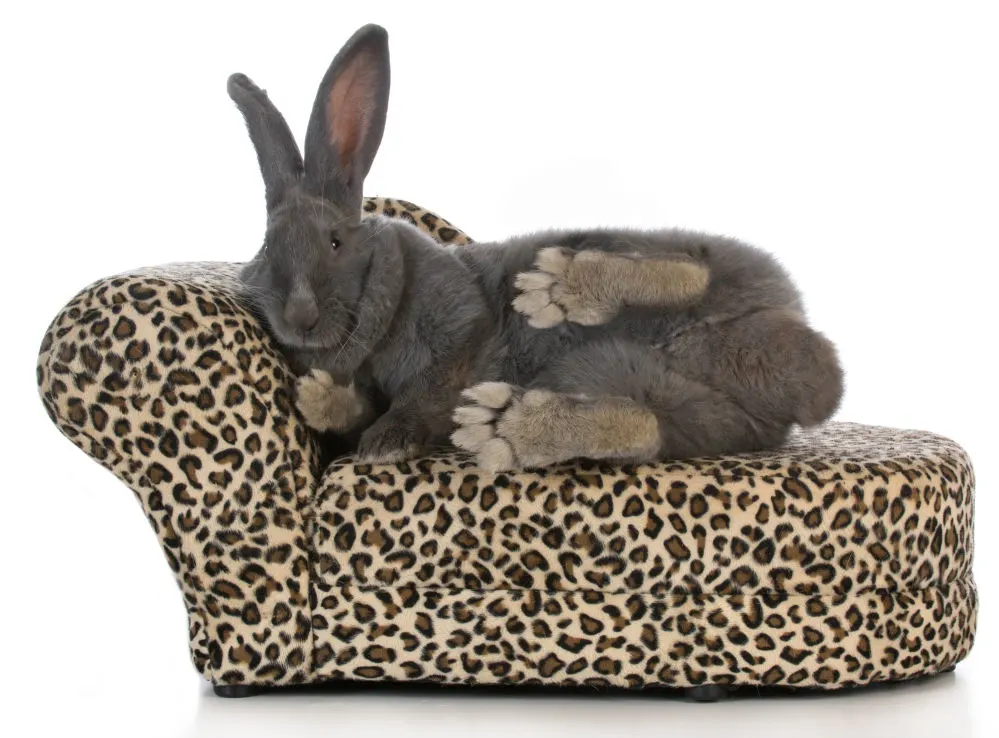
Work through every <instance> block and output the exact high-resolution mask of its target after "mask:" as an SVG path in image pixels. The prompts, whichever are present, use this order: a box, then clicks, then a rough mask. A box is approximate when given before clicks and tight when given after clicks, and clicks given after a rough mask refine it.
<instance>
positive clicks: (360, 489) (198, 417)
mask: <svg viewBox="0 0 999 738" xmlns="http://www.w3.org/2000/svg"><path fill="white" fill-rule="evenodd" d="M365 212H368V213H381V214H384V215H387V216H389V217H398V218H403V219H405V220H407V221H409V222H411V223H412V224H414V225H415V226H416V227H418V228H421V229H423V230H424V231H426V232H427V233H429V234H430V235H432V236H433V237H435V238H436V239H437V240H438V241H440V242H441V243H453V244H461V243H467V242H469V239H468V237H467V236H465V235H464V234H463V233H461V231H459V230H458V229H457V228H455V227H454V226H453V225H451V224H450V223H448V222H447V221H445V220H444V219H442V218H440V217H439V216H436V215H434V214H433V213H430V212H428V211H425V210H423V209H421V208H419V207H417V206H415V205H413V204H412V203H408V202H406V201H402V200H389V199H369V200H367V201H366V202H365ZM237 271H238V265H233V264H220V263H201V264H179V265H171V266H164V267H155V268H150V269H143V270H140V271H138V272H134V273H130V274H125V275H120V276H116V277H111V278H108V279H104V280H100V281H98V282H96V283H94V284H92V285H91V286H89V287H87V288H86V289H84V290H83V291H82V292H80V294H79V295H77V296H76V297H75V298H74V299H73V300H72V301H70V303H69V304H68V305H67V306H66V307H65V308H64V309H63V310H62V311H61V312H60V313H59V315H58V316H57V317H56V319H55V320H54V321H53V323H52V324H51V326H50V328H49V330H48V332H47V333H46V335H45V338H44V340H43V342H42V346H41V351H40V354H39V359H38V386H39V391H40V393H41V396H42V400H43V403H44V405H45V408H46V410H47V411H48V413H49V416H50V417H51V419H52V421H53V422H54V423H55V424H56V425H57V426H58V427H59V429H60V430H61V431H62V432H63V433H64V434H65V435H66V436H67V437H68V438H69V439H70V440H71V441H73V442H74V443H75V444H76V445H77V446H79V447H80V448H81V449H83V451H85V452H86V453H87V454H89V455H90V456H91V457H93V458H94V459H95V460H96V461H98V462H99V463H101V464H102V465H103V466H105V467H106V468H108V469H109V470H110V471H112V472H113V473H114V474H115V475H116V476H118V477H119V478H120V479H121V480H122V481H123V482H125V483H126V484H127V485H128V486H129V487H130V488H131V489H132V490H133V492H134V493H135V495H136V496H137V498H138V500H139V502H140V503H141V505H142V507H143V509H144V511H145V513H146V516H147V518H148V519H149V522H150V523H151V524H152V526H153V529H154V531H155V532H156V534H157V536H158V537H159V540H160V542H161V544H162V546H163V550H164V552H165V554H166V558H167V561H168V563H169V565H170V567H171V569H172V570H173V572H174V574H175V576H176V580H177V583H178V585H179V587H180V589H181V592H182V594H183V597H184V602H185V605H186V607H187V613H188V621H189V634H190V645H191V655H192V658H193V661H194V664H195V666H196V668H197V669H198V670H199V671H200V672H201V673H202V674H203V675H204V676H205V677H206V678H207V679H210V680H211V681H212V682H214V683H216V684H256V685H282V684H293V683H302V682H311V681H320V680H326V679H383V680H426V681H439V682H457V683H532V684H534V683H552V684H563V685H566V684H585V685H595V686H601V685H614V686H624V687H642V686H652V685H666V686H681V687H682V686H693V685H700V684H706V683H717V684H726V685H742V684H754V685H787V686H799V687H821V688H827V689H828V688H835V687H842V686H848V685H858V684H867V683H872V682H879V681H888V680H898V679H907V678H912V677H916V676H920V675H924V674H928V673H934V672H937V671H941V670H943V669H945V668H948V667H950V666H952V665H953V664H955V663H956V662H958V661H960V660H961V659H962V658H964V657H965V655H966V654H967V653H968V650H969V649H970V648H971V645H972V642H973V639H974V634H975V623H976V615H977V597H976V590H975V585H974V581H973V579H972V572H971V563H972V554H973V550H974V544H973V527H972V521H973V515H974V497H973V491H974V475H973V471H972V467H971V464H970V462H969V460H968V457H967V455H966V454H965V453H964V451H963V450H962V449H961V448H960V447H959V446H958V445H956V444H955V443H953V442H952V441H949V440H947V439H945V438H941V437H939V436H936V435H933V434H930V433H924V432H917V431H898V430H893V429H888V428H876V427H869V426H861V425H853V424H845V423H830V424H828V425H826V426H823V427H821V428H818V429H812V430H810V431H807V432H804V431H802V432H799V433H797V434H796V435H795V436H793V438H792V439H791V440H790V441H789V443H788V444H787V445H786V446H785V447H783V448H781V449H779V450H778V451H775V452H771V453H758V454H747V455H740V456H730V457H723V458H711V459H695V460H685V461H676V462H668V463H661V464H654V465H643V466H615V465H607V464H599V463H595V462H579V463H576V464H572V465H562V466H557V467H552V468H549V469H544V470H529V471H525V472H520V473H517V474H512V475H511V474H486V473H484V472H482V471H481V470H479V469H477V468H476V467H475V466H474V465H473V463H472V462H471V461H470V460H469V459H468V457H465V456H462V455H460V454H439V455H433V456H429V457H427V458H424V459H420V460H416V461H411V462H404V463H399V464H393V465H380V466H364V465H360V464H357V463H354V462H353V460H351V459H349V458H347V459H340V460H337V461H336V462H334V463H333V464H331V465H330V466H329V468H327V469H326V470H321V469H319V455H318V452H317V448H316V440H315V438H314V437H313V434H312V433H311V432H310V431H309V430H308V429H307V428H306V427H305V426H304V424H303V423H302V422H301V420H300V419H299V418H298V417H297V415H296V414H295V412H294V410H293V406H292V402H291V386H292V380H293V378H292V376H291V374H290V371H289V369H288V368H287V366H286V364H285V362H284V359H283V358H282V356H281V354H280V352H279V350H278V349H277V347H276V346H275V344H274V343H273V342H272V340H271V339H270V337H269V336H268V334H267V333H266V332H265V330H264V329H263V327H262V325H261V323H260V321H259V320H258V318H257V317H255V316H254V313H253V311H252V309H251V308H250V306H249V303H248V301H247V300H246V298H245V296H244V294H243V293H242V291H241V289H240V285H239V282H238V280H237Z"/></svg>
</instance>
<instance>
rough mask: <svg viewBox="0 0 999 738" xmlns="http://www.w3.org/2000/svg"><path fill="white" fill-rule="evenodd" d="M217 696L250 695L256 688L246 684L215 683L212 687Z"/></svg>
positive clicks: (255, 691)
mask: <svg viewBox="0 0 999 738" xmlns="http://www.w3.org/2000/svg"><path fill="white" fill-rule="evenodd" d="M212 688H213V689H214V690H215V694H216V695H218V696H219V697H252V696H253V695H255V694H256V693H257V688H256V687H252V686H250V685H248V684H215V685H213V687H212Z"/></svg>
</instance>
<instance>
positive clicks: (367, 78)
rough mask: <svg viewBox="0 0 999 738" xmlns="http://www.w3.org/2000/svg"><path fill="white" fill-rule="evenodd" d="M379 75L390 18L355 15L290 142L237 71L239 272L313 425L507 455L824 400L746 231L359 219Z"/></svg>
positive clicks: (807, 342) (722, 433) (793, 297)
mask: <svg viewBox="0 0 999 738" xmlns="http://www.w3.org/2000/svg"><path fill="white" fill-rule="evenodd" d="M388 74H389V67H388V49H387V37H386V35H385V32H384V31H383V30H382V29H380V28H378V27H377V26H366V27H365V28H363V29H361V30H360V31H358V32H357V33H356V34H355V35H354V37H353V38H352V39H351V40H350V41H348V43H347V44H346V45H345V47H344V48H343V50H341V52H340V54H338V56H337V58H336V59H335V60H334V61H333V64H332V65H331V67H330V69H329V71H328V72H327V74H326V76H325V77H324V79H323V82H322V84H321V85H320V89H319V94H318V96H317V100H316V103H315V106H314V108H313V114H312V118H311V119H310V123H309V131H308V134H307V137H306V148H305V157H304V161H303V160H302V157H301V156H300V155H299V154H298V150H297V147H296V146H295V144H294V140H293V138H292V137H291V135H290V133H289V132H288V131H287V126H286V124H285V123H284V120H283V118H281V116H280V113H278V112H277V110H276V109H275V108H273V105H272V104H271V103H270V101H269V99H268V98H267V96H266V94H265V93H263V92H262V91H261V90H259V89H258V88H256V87H255V86H254V85H253V84H252V83H251V82H250V81H249V80H248V79H247V78H245V77H244V76H242V75H234V76H233V77H232V78H230V83H229V92H230V95H231V96H232V97H233V99H234V100H235V101H236V103H237V105H238V106H239V107H240V110H241V112H242V113H243V115H244V118H245V119H246V122H247V127H248V129H249V132H250V136H251V139H252V140H253V142H254V144H255V147H256V149H257V155H258V160H259V162H260V166H261V172H262V173H263V176H264V181H265V186H266V190H267V203H268V214H269V218H268V231H267V234H266V236H265V242H264V247H263V248H262V249H261V251H260V253H258V255H257V257H256V258H255V259H254V260H253V261H252V262H250V263H249V264H248V265H247V266H246V268H245V269H244V272H243V279H244V282H245V283H246V285H247V288H248V290H249V293H250V295H251V296H252V297H253V298H254V299H255V300H256V302H257V304H258V306H259V308H260V312H261V314H262V315H263V316H264V317H265V318H266V320H267V323H268V325H269V326H270V329H271V330H272V331H273V332H274V335H275V336H276V337H277V338H278V340H279V341H280V342H281V343H282V344H283V345H284V347H285V350H286V352H287V353H288V356H289V359H290V361H291V363H292V366H293V368H294V370H295V371H296V373H298V374H299V375H300V378H299V380H298V384H297V399H296V402H297V405H298V407H299V410H300V411H301V412H302V414H303V416H304V417H305V419H306V421H307V422H308V423H309V424H310V425H311V426H312V427H314V428H316V429H318V430H323V431H327V430H328V431H334V432H335V433H336V434H338V435H342V436H347V437H349V438H352V439H353V440H355V441H356V444H357V453H358V455H359V456H360V457H361V458H362V459H365V460H368V461H371V462H392V461H399V460H402V459H405V458H411V457H414V456H417V455H419V454H421V453H423V452H425V451H426V450H427V449H428V448H432V447H436V446H441V445H446V444H448V443H453V444H454V445H456V446H458V447H459V448H463V449H465V450H467V451H469V452H471V453H473V454H474V455H475V456H476V459H477V461H478V463H479V464H480V465H481V466H483V467H485V468H489V469H514V468H520V467H524V466H537V465H544V464H551V463H556V462H560V461H566V460H569V459H572V458H576V457H579V456H586V457H592V458H605V459H613V460H619V461H652V460H655V459H661V458H669V457H681V456H683V457H687V456H698V455H705V454H716V453H731V452H738V451H749V450H756V449H762V448H768V447H772V446H776V445H778V444H779V443H781V442H782V441H783V439H784V438H785V437H786V435H787V433H788V431H789V429H790V428H791V427H792V426H793V425H794V424H795V423H799V424H806V425H807V424H812V423H817V422H821V421H822V420H825V419H826V418H828V417H829V416H831V414H832V413H833V412H834V411H835V409H836V407H837V406H838V403H839V401H840V397H841V395H842V372H841V370H840V367H839V363H838V360H837V357H836V352H835V349H834V348H833V346H832V344H831V343H830V342H829V341H828V340H827V339H825V338H824V337H823V336H822V335H821V334H819V333H817V332H816V331H814V330H813V329H811V328H810V327H809V326H808V325H807V323H806V321H805V317H804V312H803V308H802V303H801V299H800V296H799V294H798V292H797V290H796V289H795V287H794V285H793V283H792V281H791V280H790V278H789V277H788V275H787V274H786V273H785V271H784V270H783V269H782V268H781V267H780V266H779V264H777V262H776V261H775V260H774V259H773V258H772V257H771V256H769V255H768V254H766V253H765V252H763V251H760V250H758V249H756V248H754V247H751V246H748V245H746V244H743V243H740V242H738V241H735V240H732V239H728V238H722V237H717V236H710V235H704V234H700V233H692V232H686V231H679V230H663V231H639V230H614V229H595V230H586V231H549V232H543V233H536V234H531V235H528V236H522V237H518V238H514V239H510V240H507V241H504V242H497V243H475V244H470V245H465V246H454V247H442V246H440V245H438V244H437V243H436V242H434V241H433V240H432V239H430V238H429V237H428V236H426V235H424V234H423V233H422V232H420V231H418V230H417V229H416V228H414V227H412V226H410V225H408V224H406V223H404V222H401V221H396V220H392V219H387V218H382V217H372V218H368V219H365V220H361V219H360V217H359V213H360V193H361V184H362V182H363V179H364V176H365V175H366V174H367V170H368V168H369V167H370V164H371V161H372V159H373V157H374V154H375V152H376V150H377V147H378V144H379V142H380V138H381V132H382V129H383V126H384V115H385V110H386V106H387V99H388Z"/></svg>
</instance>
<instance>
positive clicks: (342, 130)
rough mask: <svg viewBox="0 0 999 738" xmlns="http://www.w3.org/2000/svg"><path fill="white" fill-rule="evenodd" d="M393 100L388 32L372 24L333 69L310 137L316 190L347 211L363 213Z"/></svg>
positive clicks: (308, 164) (308, 158)
mask: <svg viewBox="0 0 999 738" xmlns="http://www.w3.org/2000/svg"><path fill="white" fill-rule="evenodd" d="M388 97H389V51H388V33H386V31H385V29H384V28H382V27H381V26H376V25H367V26H364V27H363V28H361V29H360V30H359V31H357V32H356V33H355V34H354V35H353V36H351V38H350V40H349V41H348V42H347V43H346V44H344V47H343V48H342V49H340V53H338V54H337V55H336V58H335V59H334V60H333V63H332V64H330V68H329V69H328V70H327V72H326V76H325V77H323V81H322V83H321V84H320V85H319V94H318V95H317V96H316V102H315V105H314V106H313V108H312V117H311V118H310V119H309V128H308V132H307V133H306V136H305V179H306V182H307V183H308V186H309V188H310V190H311V191H312V192H314V193H315V194H317V195H319V196H321V197H325V198H327V199H329V200H332V201H333V202H335V203H336V204H337V205H339V206H340V207H342V208H343V209H344V210H346V211H347V212H350V213H353V212H357V213H358V214H359V213H360V210H361V191H362V187H363V184H364V178H365V177H366V176H367V174H368V170H369V169H370V168H371V162H372V160H374V158H375V152H377V151H378V145H379V144H380V143H381V140H382V132H383V131H384V130H385V114H386V112H387V111H388Z"/></svg>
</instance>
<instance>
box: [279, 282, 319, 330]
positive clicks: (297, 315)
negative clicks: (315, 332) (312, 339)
mask: <svg viewBox="0 0 999 738" xmlns="http://www.w3.org/2000/svg"><path fill="white" fill-rule="evenodd" d="M284 322H285V323H287V324H288V326H289V327H290V328H294V329H295V330H299V331H301V332H303V333H308V332H309V331H311V330H312V329H313V328H315V327H316V323H318V322H319V306H318V305H317V304H316V298H314V297H313V296H312V295H309V294H303V293H302V292H297V291H296V292H294V293H292V294H291V296H290V297H289V298H288V301H287V302H286V303H285V304H284Z"/></svg>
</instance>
